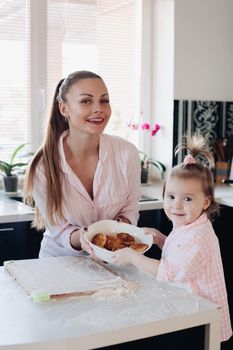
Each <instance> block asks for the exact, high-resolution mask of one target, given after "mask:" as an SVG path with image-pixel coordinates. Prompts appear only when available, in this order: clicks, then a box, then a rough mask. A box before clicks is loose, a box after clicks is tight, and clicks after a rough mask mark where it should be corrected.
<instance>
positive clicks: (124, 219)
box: [114, 215, 131, 224]
mask: <svg viewBox="0 0 233 350" xmlns="http://www.w3.org/2000/svg"><path fill="white" fill-rule="evenodd" d="M114 220H116V221H117V222H124V223H125V224H131V222H130V220H129V219H127V218H126V217H125V216H121V215H119V216H117V217H115V219H114Z"/></svg>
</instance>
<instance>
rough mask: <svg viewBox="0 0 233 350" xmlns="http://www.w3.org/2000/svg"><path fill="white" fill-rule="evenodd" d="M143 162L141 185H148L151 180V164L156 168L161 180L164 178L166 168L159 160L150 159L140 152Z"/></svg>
mask: <svg viewBox="0 0 233 350" xmlns="http://www.w3.org/2000/svg"><path fill="white" fill-rule="evenodd" d="M139 156H140V162H141V183H147V182H148V178H149V166H150V164H151V165H153V166H154V167H155V169H156V170H157V172H158V173H159V175H160V176H161V178H163V176H164V173H165V171H166V167H165V165H164V164H163V163H161V162H160V161H158V160H154V159H151V158H148V156H147V155H146V153H145V152H142V151H139Z"/></svg>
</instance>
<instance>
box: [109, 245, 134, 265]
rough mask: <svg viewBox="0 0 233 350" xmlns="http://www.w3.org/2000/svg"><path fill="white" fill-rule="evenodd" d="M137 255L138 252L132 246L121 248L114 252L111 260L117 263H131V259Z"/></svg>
mask: <svg viewBox="0 0 233 350" xmlns="http://www.w3.org/2000/svg"><path fill="white" fill-rule="evenodd" d="M137 256H138V252H136V251H135V250H133V249H132V248H122V249H119V250H117V251H115V252H114V255H113V262H114V263H116V264H117V265H128V264H133V261H134V260H135V258H137Z"/></svg>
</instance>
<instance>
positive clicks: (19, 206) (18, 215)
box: [0, 195, 34, 223]
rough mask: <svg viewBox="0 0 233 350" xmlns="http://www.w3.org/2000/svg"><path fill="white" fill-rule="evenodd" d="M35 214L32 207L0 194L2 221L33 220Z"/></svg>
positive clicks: (0, 216)
mask: <svg viewBox="0 0 233 350" xmlns="http://www.w3.org/2000/svg"><path fill="white" fill-rule="evenodd" d="M33 215H34V214H33V209H32V208H30V207H28V206H27V205H25V204H23V203H21V202H19V201H16V200H13V199H10V198H8V197H7V196H5V195H0V223H8V222H22V221H32V220H33Z"/></svg>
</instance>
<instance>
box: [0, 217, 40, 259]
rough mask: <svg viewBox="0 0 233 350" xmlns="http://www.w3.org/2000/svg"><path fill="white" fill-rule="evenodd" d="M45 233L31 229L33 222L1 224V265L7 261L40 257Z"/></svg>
mask: <svg viewBox="0 0 233 350" xmlns="http://www.w3.org/2000/svg"><path fill="white" fill-rule="evenodd" d="M42 237H43V232H38V231H36V230H34V229H33V228H31V222H28V221H27V222H13V223H5V224H4V223H2V224H0V265H3V262H4V261H6V260H19V259H33V258H37V257H38V253H39V249H40V242H41V240H42Z"/></svg>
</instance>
